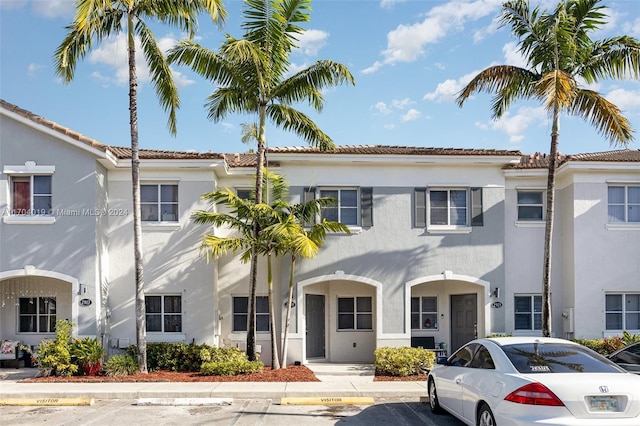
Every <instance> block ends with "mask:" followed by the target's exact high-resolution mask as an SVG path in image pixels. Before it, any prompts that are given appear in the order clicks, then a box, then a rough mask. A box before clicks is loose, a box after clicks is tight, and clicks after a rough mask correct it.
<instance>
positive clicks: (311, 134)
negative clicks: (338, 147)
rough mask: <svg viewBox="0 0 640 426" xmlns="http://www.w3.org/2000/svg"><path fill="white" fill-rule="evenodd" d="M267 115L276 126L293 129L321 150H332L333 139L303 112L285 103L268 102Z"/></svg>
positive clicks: (287, 129) (288, 129)
mask: <svg viewBox="0 0 640 426" xmlns="http://www.w3.org/2000/svg"><path fill="white" fill-rule="evenodd" d="M267 115H268V116H269V118H270V119H271V120H273V122H274V123H275V124H276V126H278V127H280V128H281V129H283V130H286V131H293V132H294V133H296V134H297V135H298V136H300V137H301V138H302V139H304V140H305V141H306V142H307V143H309V144H310V145H312V146H314V147H316V148H319V149H321V150H332V149H334V147H335V145H334V144H333V140H332V139H331V138H330V137H329V136H328V135H327V134H326V133H324V132H323V131H322V130H320V128H319V127H318V125H317V124H316V123H314V122H313V120H311V119H310V118H309V117H308V116H306V115H305V114H304V113H302V112H300V111H298V110H296V109H294V108H291V107H289V106H286V105H280V104H270V105H268V106H267Z"/></svg>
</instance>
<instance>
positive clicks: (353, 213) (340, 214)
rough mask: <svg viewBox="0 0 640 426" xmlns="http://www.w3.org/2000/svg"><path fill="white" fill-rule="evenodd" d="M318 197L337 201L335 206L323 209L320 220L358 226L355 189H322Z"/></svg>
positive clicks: (356, 193) (356, 192)
mask: <svg viewBox="0 0 640 426" xmlns="http://www.w3.org/2000/svg"><path fill="white" fill-rule="evenodd" d="M320 197H330V198H334V199H335V200H336V201H337V204H336V205H335V206H331V207H324V208H323V209H322V214H321V218H322V219H326V220H328V221H330V222H340V223H343V224H345V225H352V226H356V225H358V190H357V189H322V190H320Z"/></svg>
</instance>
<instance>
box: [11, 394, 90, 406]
mask: <svg viewBox="0 0 640 426" xmlns="http://www.w3.org/2000/svg"><path fill="white" fill-rule="evenodd" d="M93 403H94V399H93V398H58V397H46V398H34V397H33V396H31V397H25V398H0V406H6V405H14V406H15V405H20V406H60V407H61V406H80V405H82V406H84V405H93Z"/></svg>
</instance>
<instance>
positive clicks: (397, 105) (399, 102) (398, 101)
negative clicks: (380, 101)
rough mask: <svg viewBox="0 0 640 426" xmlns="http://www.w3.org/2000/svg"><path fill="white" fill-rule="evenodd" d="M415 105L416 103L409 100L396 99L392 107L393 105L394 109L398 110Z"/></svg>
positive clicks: (392, 102)
mask: <svg viewBox="0 0 640 426" xmlns="http://www.w3.org/2000/svg"><path fill="white" fill-rule="evenodd" d="M413 104H415V102H414V101H412V100H411V99H409V98H404V99H394V100H392V101H391V105H393V107H394V108H397V109H406V108H407V107H408V106H409V105H413Z"/></svg>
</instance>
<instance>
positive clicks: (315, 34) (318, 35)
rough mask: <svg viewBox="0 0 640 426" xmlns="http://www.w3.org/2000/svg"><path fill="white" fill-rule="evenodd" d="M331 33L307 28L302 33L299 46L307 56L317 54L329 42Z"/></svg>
mask: <svg viewBox="0 0 640 426" xmlns="http://www.w3.org/2000/svg"><path fill="white" fill-rule="evenodd" d="M328 38H329V33H328V32H326V31H321V30H307V31H305V32H304V33H302V34H301V35H300V38H299V40H298V48H299V50H300V51H301V52H303V53H304V54H305V55H307V56H316V55H317V54H318V51H319V50H320V49H322V48H323V47H324V46H326V44H327V39H328Z"/></svg>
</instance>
